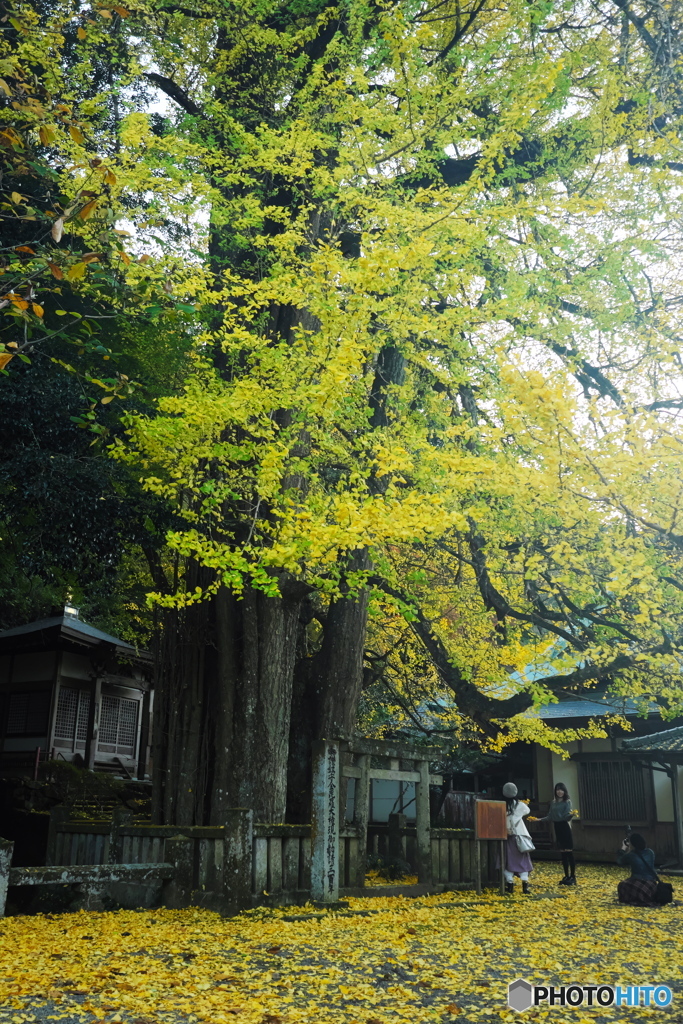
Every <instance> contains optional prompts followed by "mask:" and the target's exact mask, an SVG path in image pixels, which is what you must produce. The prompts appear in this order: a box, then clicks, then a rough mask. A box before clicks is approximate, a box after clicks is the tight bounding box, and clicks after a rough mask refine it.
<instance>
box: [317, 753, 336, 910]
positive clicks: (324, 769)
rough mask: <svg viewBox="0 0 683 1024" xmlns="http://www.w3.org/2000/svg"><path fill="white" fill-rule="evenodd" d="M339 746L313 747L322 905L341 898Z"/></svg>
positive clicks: (318, 877) (318, 889) (318, 863)
mask: <svg viewBox="0 0 683 1024" xmlns="http://www.w3.org/2000/svg"><path fill="white" fill-rule="evenodd" d="M339 784H340V778H339V744H338V743H336V742H335V741H333V740H320V741H319V742H318V743H314V744H313V794H312V796H313V799H312V814H311V898H312V899H314V900H317V901H318V902H320V903H336V901H337V900H338V899H339V831H340V830H339Z"/></svg>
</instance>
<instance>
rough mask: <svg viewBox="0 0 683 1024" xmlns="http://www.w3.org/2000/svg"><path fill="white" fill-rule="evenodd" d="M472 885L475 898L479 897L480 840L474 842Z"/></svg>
mask: <svg viewBox="0 0 683 1024" xmlns="http://www.w3.org/2000/svg"><path fill="white" fill-rule="evenodd" d="M474 863H475V868H474V883H475V886H476V889H477V896H481V839H475V840H474Z"/></svg>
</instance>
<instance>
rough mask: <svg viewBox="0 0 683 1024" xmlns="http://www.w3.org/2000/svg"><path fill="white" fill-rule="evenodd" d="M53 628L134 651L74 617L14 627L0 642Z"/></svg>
mask: <svg viewBox="0 0 683 1024" xmlns="http://www.w3.org/2000/svg"><path fill="white" fill-rule="evenodd" d="M55 627H59V628H60V629H65V630H66V631H67V632H69V631H70V632H73V633H77V634H79V633H80V634H81V636H83V637H87V638H88V639H89V640H95V641H100V642H101V643H108V644H114V645H115V646H116V647H123V648H126V649H128V650H129V651H135V648H134V647H133V646H132V644H129V643H128V642H127V641H126V640H121V639H120V638H119V637H116V636H112V635H111V634H110V633H105V632H103V631H102V630H101V629H96V628H95V626H89V625H88V623H87V622H83V621H82V620H81V619H77V618H76V617H75V616H74V615H55V616H54V617H53V618H50V619H39V620H38V622H29V623H27V625H25V626H15V627H14V628H13V629H5V630H3V632H2V633H0V640H5V639H9V638H10V637H13V636H25V635H27V634H29V633H40V632H42V631H43V630H48V629H54V628H55Z"/></svg>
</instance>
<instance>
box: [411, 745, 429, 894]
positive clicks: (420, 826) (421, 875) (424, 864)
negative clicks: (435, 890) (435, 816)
mask: <svg viewBox="0 0 683 1024" xmlns="http://www.w3.org/2000/svg"><path fill="white" fill-rule="evenodd" d="M417 770H418V772H419V773H420V781H419V782H417V783H416V784H415V804H416V811H415V814H416V822H415V824H416V831H417V880H418V882H420V884H421V885H431V884H432V835H431V812H430V807H429V761H418V763H417Z"/></svg>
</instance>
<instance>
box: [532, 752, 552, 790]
mask: <svg viewBox="0 0 683 1024" xmlns="http://www.w3.org/2000/svg"><path fill="white" fill-rule="evenodd" d="M536 795H537V797H538V799H539V801H540V802H541V803H548V801H549V800H551V799H552V795H553V758H552V754H551V752H550V751H549V750H547V749H546V748H545V747H539V746H537V747H536Z"/></svg>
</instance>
